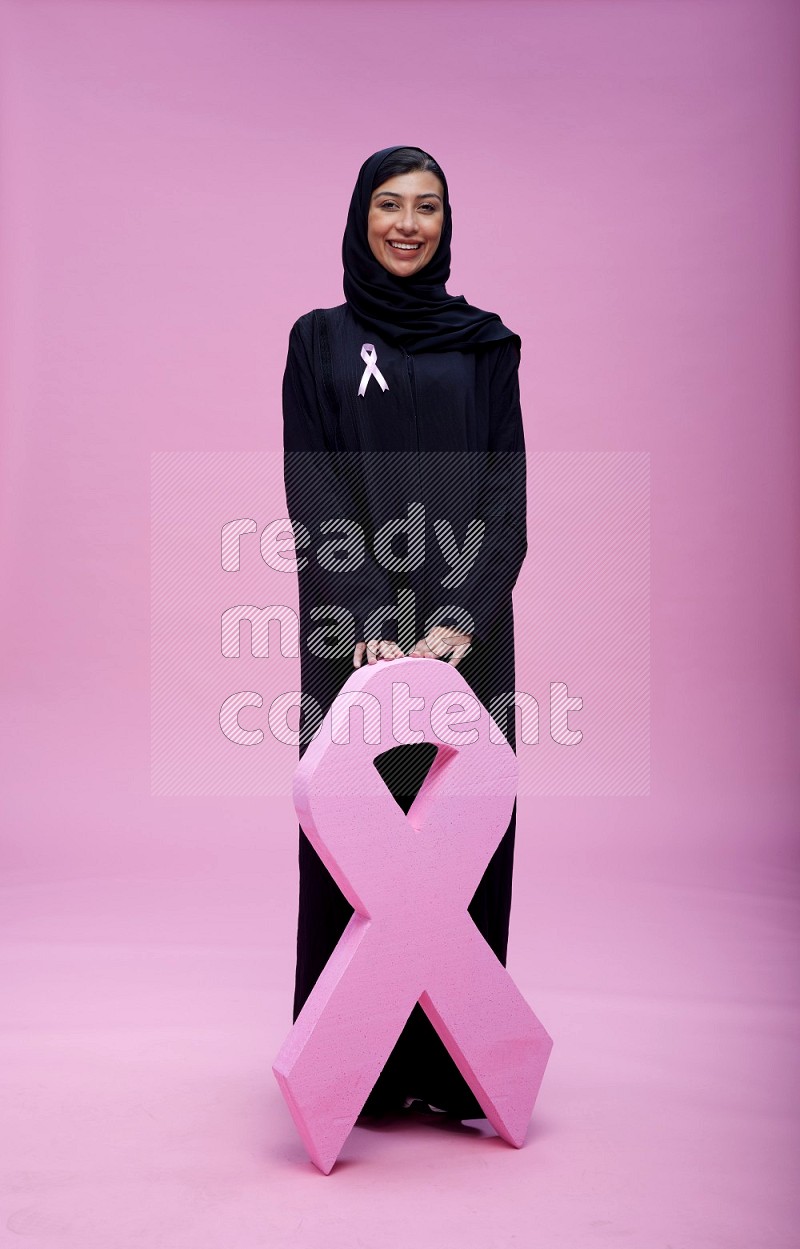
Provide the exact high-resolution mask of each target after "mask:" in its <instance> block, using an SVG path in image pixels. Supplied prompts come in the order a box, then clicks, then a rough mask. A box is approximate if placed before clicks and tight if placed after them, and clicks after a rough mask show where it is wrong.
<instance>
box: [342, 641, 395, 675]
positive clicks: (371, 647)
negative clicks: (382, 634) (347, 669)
mask: <svg viewBox="0 0 800 1249" xmlns="http://www.w3.org/2000/svg"><path fill="white" fill-rule="evenodd" d="M365 652H366V656H367V662H368V663H371V664H376V663H377V662H378V660H379V659H397V658H401V659H402V657H403V652H402V650H401V649H400V647H399V646H398V645H397V643H396V642H392V641H390V640H389V639H388V638H370V639H369V641H368V642H357V643H356V649H355V651H354V652H353V667H354V668H360V667H361V665H362V663H363V661H364V654H365Z"/></svg>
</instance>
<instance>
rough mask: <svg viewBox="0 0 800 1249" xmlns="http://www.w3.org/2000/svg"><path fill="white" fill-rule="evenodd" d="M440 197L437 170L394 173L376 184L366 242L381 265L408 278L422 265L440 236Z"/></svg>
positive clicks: (441, 217)
mask: <svg viewBox="0 0 800 1249" xmlns="http://www.w3.org/2000/svg"><path fill="white" fill-rule="evenodd" d="M443 197H444V187H443V186H442V184H441V182H440V181H439V179H438V178H437V177H436V174H433V173H422V172H421V171H420V170H415V171H414V172H413V173H403V174H397V175H396V176H395V177H393V178H389V179H388V180H387V181H386V182H384V183H382V184H381V186H379V187H377V188H376V190H375V191H374V192H373V195H372V198H371V200H370V206H369V216H368V218H367V242H368V243H369V246H370V250H371V251H372V254H373V256H374V257H375V258H376V260H379V261H380V263H381V264H382V265H383V267H384V269H388V270H389V272H390V273H394V274H396V275H397V277H400V278H407V277H408V276H409V274H411V273H417V272H418V271H419V270H420V269H422V268H424V266H425V265H426V264H427V263H428V261H429V260H430V259H431V258H432V256H433V254H434V252H435V251H436V248H437V247H438V246H439V239H440V238H441V237H442V226H443V224H444V198H443ZM403 244H405V246H403ZM409 244H410V245H411V246H409Z"/></svg>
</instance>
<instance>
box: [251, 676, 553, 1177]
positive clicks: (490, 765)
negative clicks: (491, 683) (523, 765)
mask: <svg viewBox="0 0 800 1249" xmlns="http://www.w3.org/2000/svg"><path fill="white" fill-rule="evenodd" d="M398 691H399V694H400V699H399V702H398V701H396V703H395V710H394V714H393V694H394V696H395V700H397V699H398ZM404 692H406V693H407V697H405V698H404V697H403V693H404ZM448 695H450V696H451V697H448ZM459 695H460V696H461V699H466V702H461V703H460V705H461V706H462V707H463V708H465V712H464V715H462V717H461V718H462V721H463V723H460V724H457V725H453V720H454V718H455V716H456V715H457V714H458V713H457V706H458V704H459V702H460V699H459ZM408 699H411V700H416V701H411V702H410V703H409V702H408ZM437 700H439V701H438V703H437ZM348 702H351V703H352V702H360V703H362V704H366V706H365V711H364V721H365V725H366V727H365V729H364V731H363V732H362V727H361V715H362V712H361V711H360V710H359V711H351V712H350V719H351V726H350V741H342V740H341V728H342V724H343V723H345V724H346V721H347V715H346V705H347V703H348ZM400 703H402V704H404V705H406V706H410V707H412V708H415V710H412V711H411V713H410V722H411V727H412V729H413V730H416V729H421V730H422V731H423V734H424V740H426V741H429V742H433V743H434V744H436V745H437V747H438V751H437V754H436V757H435V759H434V761H433V764H432V766H431V769H430V771H429V772H428V775H427V776H426V778H425V781H424V783H423V785H422V787H421V789H420V791H419V793H418V794H417V796H416V798H415V800H414V802H413V804H412V806H411V808H410V810H409V812H408V815H406V814H404V812H403V810H402V808H401V807H400V806H399V805H398V804H397V802H396V801H395V799H394V797H393V796H392V794H391V793H390V791H389V789H388V788H387V786H386V784H385V783H384V781H383V779H382V777H381V775H380V773H379V772H378V770H377V768H376V767H375V766H374V764H373V760H374V759H375V756H376V755H378V754H381V753H382V752H383V751H386V750H389V749H391V747H393V746H396V745H400V744H402V743H403V742H407V741H409V740H414V738H413V737H410V736H409V735H408V733H407V731H405V732H404V731H403V730H402V724H408V723H409V717H408V715H406V716H405V718H404V719H403V718H402V717H398V715H397V706H399V705H400ZM448 704H452V706H453V708H454V712H453V714H452V715H451V718H450V724H451V725H452V727H451V729H450V730H449V734H448V731H447V729H446V728H445V730H444V731H443V730H442V727H441V726H442V714H443V708H446V706H447V705H448ZM467 708H469V709H470V711H471V714H472V716H473V718H472V719H471V720H469V722H467V721H466V719H465V716H466V714H467V712H466V709H467ZM343 709H345V714H344V715H343ZM432 719H433V724H432ZM493 724H494V722H493V721H492V719H491V717H490V715H489V713H488V711H487V710H486V708H485V707H483V705H482V704H481V703H480V702H479V700H478V699H477V698H476V697H475V695H474V693H473V692H472V690H471V689H470V687H469V685H468V684H467V682H466V681H465V680H464V678H463V677H462V676H461V675H460V673H459V672H458V669H457V668H455V667H454V666H453V665H452V664H449V663H446V662H444V661H443V660H433V659H423V658H419V657H418V658H413V659H412V658H411V657H406V658H403V659H393V660H380V661H379V662H378V663H376V664H370V665H366V664H365V665H364V666H363V667H362V668H360V669H357V670H355V671H354V672H353V675H352V676H351V677H350V678H349V679H348V681H347V682H346V684H345V685H344V687H343V689H342V690H341V691H340V693H339V695H338V696H337V698H336V700H335V701H334V703H333V706H332V707H331V708H330V709H329V711H328V713H327V715H326V716H325V719H324V720H323V722H322V724H321V726H320V728H319V731H318V732H317V734H316V735H315V737H314V738H313V740H312V741H311V742H310V743H309V745H308V747H307V749H306V751H305V754H304V755H303V758H302V759H301V761H300V763H299V765H298V767H297V770H296V772H295V777H294V788H293V796H294V803H295V807H296V810H297V814H298V818H299V820H300V823H301V825H302V827H303V830H304V832H305V833H306V835H307V836H308V838H309V840H310V841H311V843H312V845H313V846H314V848H315V849H316V851H317V853H318V854H319V855H320V857H321V859H322V861H323V862H324V863H325V865H326V867H327V868H328V870H329V871H330V873H331V875H332V876H333V878H334V879H335V880H336V882H337V883H338V885H339V887H340V888H341V890H342V892H343V893H344V895H345V896H346V898H347V899H348V901H349V902H350V903H351V905H352V906H353V907H354V910H355V913H354V914H353V916H352V917H351V919H350V922H349V924H348V925H347V927H346V928H345V931H344V933H343V934H342V936H341V938H340V940H339V943H338V945H337V946H336V949H335V950H334V951H333V953H332V955H331V957H330V959H329V960H328V962H327V964H326V966H325V968H324V969H323V971H322V973H321V975H320V976H319V979H318V980H317V983H316V984H315V985H314V988H313V990H312V992H311V993H310V995H309V997H308V998H307V1000H306V1002H305V1005H304V1006H303V1009H302V1010H301V1012H300V1014H299V1015H298V1017H297V1020H296V1021H295V1024H294V1027H293V1028H292V1030H291V1032H290V1033H289V1035H288V1036H287V1038H286V1040H285V1042H284V1044H283V1045H282V1047H281V1049H280V1052H279V1053H278V1056H277V1058H276V1060H275V1062H274V1064H273V1071H274V1072H275V1076H276V1078H277V1081H278V1084H279V1085H280V1088H281V1091H282V1093H283V1096H284V1098H285V1099H286V1103H287V1105H288V1107H289V1110H290V1111H291V1114H292V1117H293V1119H294V1121H295V1124H296V1126H297V1129H298V1131H299V1133H300V1136H301V1137H302V1140H303V1142H304V1144H305V1146H306V1149H307V1150H308V1153H309V1156H310V1158H311V1160H312V1162H314V1163H315V1165H316V1166H317V1167H319V1169H320V1170H321V1171H323V1172H324V1173H325V1174H326V1175H327V1174H328V1173H329V1172H330V1171H331V1169H332V1167H333V1165H334V1163H335V1161H336V1159H337V1157H338V1155H339V1151H340V1150H341V1148H342V1145H343V1144H344V1142H345V1140H346V1139H347V1137H348V1135H349V1133H350V1130H351V1129H352V1127H353V1125H354V1123H355V1121H356V1119H357V1117H358V1115H359V1113H360V1111H361V1108H362V1106H363V1105H364V1102H365V1101H366V1099H367V1096H368V1095H369V1093H370V1090H371V1089H372V1087H373V1085H374V1084H375V1082H376V1080H377V1078H378V1076H379V1075H380V1072H381V1070H382V1068H383V1066H384V1065H385V1063H386V1060H387V1058H388V1057H389V1054H390V1053H391V1051H392V1049H393V1047H394V1044H395V1042H396V1041H397V1038H398V1037H399V1035H400V1033H401V1031H402V1029H403V1027H404V1025H405V1023H406V1021H407V1019H408V1017H409V1015H410V1013H411V1011H412V1009H413V1007H414V1004H415V1003H416V1002H420V1004H421V1005H422V1008H423V1009H424V1011H425V1013H426V1014H427V1015H428V1018H429V1019H430V1020H431V1022H432V1023H433V1025H434V1027H435V1028H436V1030H437V1032H438V1033H439V1035H440V1037H441V1038H442V1040H443V1042H444V1044H445V1045H446V1047H447V1049H448V1051H449V1052H450V1054H451V1055H452V1057H453V1060H454V1061H455V1063H456V1065H457V1067H458V1069H459V1071H460V1072H461V1074H462V1075H463V1077H464V1079H465V1080H466V1082H467V1084H468V1085H469V1087H470V1088H471V1089H472V1091H473V1093H474V1094H475V1097H476V1098H477V1100H478V1102H479V1103H480V1105H481V1107H482V1108H483V1111H484V1113H485V1115H486V1117H487V1119H488V1120H489V1122H490V1123H491V1125H492V1126H493V1128H494V1129H495V1131H496V1132H497V1133H498V1135H499V1136H501V1137H503V1139H504V1140H506V1141H508V1142H509V1143H510V1144H512V1145H515V1146H517V1147H518V1148H519V1147H520V1146H522V1145H523V1144H524V1140H525V1134H526V1132H527V1127H528V1123H529V1121H530V1117H531V1113H532V1111H533V1106H534V1102H535V1100H536V1095H537V1093H538V1091H539V1086H540V1084H541V1081H542V1077H543V1075H544V1069H545V1066H546V1064H547V1059H548V1057H549V1054H550V1050H551V1048H552V1041H551V1039H550V1037H549V1036H548V1034H547V1032H546V1031H545V1029H544V1028H543V1027H542V1025H541V1024H540V1023H539V1020H538V1019H537V1018H536V1016H535V1015H534V1013H533V1011H532V1010H531V1008H530V1007H529V1006H528V1004H527V1002H526V1001H525V999H524V998H523V996H522V994H521V993H520V991H519V990H518V988H517V987H516V985H515V984H514V981H513V980H512V979H511V976H510V975H509V973H508V972H507V971H506V969H505V967H504V966H503V964H502V963H501V962H500V960H499V959H498V958H497V956H496V955H495V953H494V951H493V950H492V949H491V947H490V946H489V945H488V944H487V942H486V941H485V939H484V937H483V936H482V934H481V933H480V931H479V930H478V928H477V927H476V925H475V923H474V922H473V920H472V918H471V916H470V915H469V913H468V911H467V907H468V906H469V903H470V901H471V899H472V896H473V894H474V892H475V889H476V887H477V885H478V884H479V882H480V879H481V877H482V875H483V872H484V870H485V868H486V865H487V863H488V862H489V859H490V858H491V856H492V854H493V853H494V851H495V849H496V848H497V845H498V843H499V841H500V839H501V837H502V835H503V833H504V832H505V830H506V828H507V827H508V822H509V820H510V818H511V812H512V809H513V804H514V796H515V793H516V785H517V758H516V755H515V754H514V751H513V750H512V749H511V747H510V746H509V744H508V742H507V741H506V740H505V738H504V737H502V734H500V732H499V730H498V729H497V728H496V726H495V734H494V736H495V740H491V739H490V736H489V729H490V726H491V725H493ZM437 725H438V730H437V731H434V730H435V726H437ZM337 726H338V728H337ZM378 729H379V730H380V731H379V732H378ZM393 729H394V732H393ZM398 730H399V733H398ZM474 730H477V735H476V740H474V741H467V740H462V741H460V742H458V744H453V743H452V740H450V741H447V740H445V741H442V740H441V739H442V738H443V737H445V738H447V737H448V736H449V737H450V738H451V739H452V738H453V737H455V736H457V735H458V736H464V735H469V734H471V733H473V731H474ZM337 733H338V735H339V739H340V740H338V741H337V740H334V734H337ZM365 737H367V738H372V739H373V740H367V741H365V740H364V738H365ZM378 738H379V740H375V739H378ZM498 739H499V740H498ZM420 740H422V738H420ZM408 1092H409V1094H413V1093H414V1090H413V1089H409V1090H408Z"/></svg>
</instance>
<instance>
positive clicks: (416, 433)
mask: <svg viewBox="0 0 800 1249" xmlns="http://www.w3.org/2000/svg"><path fill="white" fill-rule="evenodd" d="M403 353H404V355H405V358H406V369H407V370H408V381H409V385H410V387H411V410H412V411H413V413H414V438H415V441H416V444H417V455H419V425H418V423H417V381H416V377H415V376H414V362H413V360H412V358H411V354H410V352H408V351H406V349H405V347H404V348H403ZM420 484H421V483H420Z"/></svg>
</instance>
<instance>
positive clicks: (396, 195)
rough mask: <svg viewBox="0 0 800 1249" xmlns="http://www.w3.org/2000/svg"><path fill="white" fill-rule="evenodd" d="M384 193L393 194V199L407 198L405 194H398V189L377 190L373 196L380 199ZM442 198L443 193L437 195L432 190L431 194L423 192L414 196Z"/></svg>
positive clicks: (417, 197) (418, 197)
mask: <svg viewBox="0 0 800 1249" xmlns="http://www.w3.org/2000/svg"><path fill="white" fill-rule="evenodd" d="M384 195H386V196H391V198H392V199H405V198H406V197H405V195H398V193H397V191H376V192H375V194H374V195H373V197H372V198H373V199H379V198H381V197H382V196H384ZM441 198H442V197H441V195H437V194H436V192H435V191H431V192H430V193H429V194H422V195H415V196H414V199H438V200H440V199H441Z"/></svg>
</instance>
